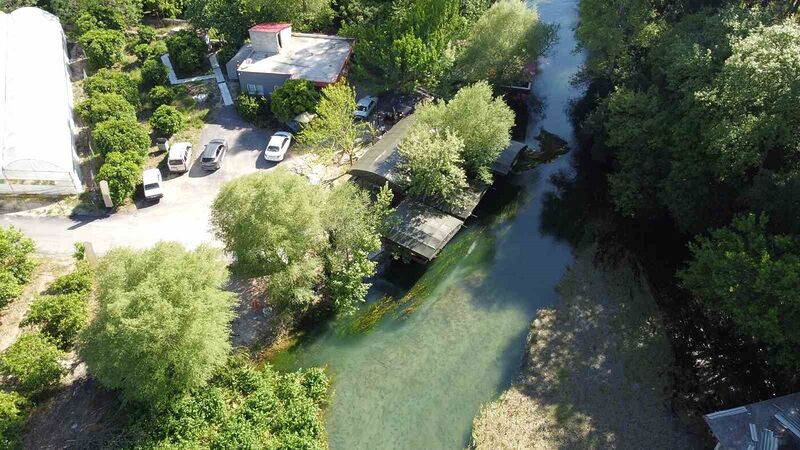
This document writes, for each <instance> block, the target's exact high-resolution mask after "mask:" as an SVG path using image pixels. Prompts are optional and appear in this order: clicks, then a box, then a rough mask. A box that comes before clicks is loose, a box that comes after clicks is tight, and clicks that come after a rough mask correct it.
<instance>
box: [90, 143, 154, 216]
mask: <svg viewBox="0 0 800 450" xmlns="http://www.w3.org/2000/svg"><path fill="white" fill-rule="evenodd" d="M143 165H144V158H143V157H142V156H141V155H140V154H139V153H136V152H133V151H125V152H117V151H114V152H110V153H108V154H107V155H106V159H105V162H104V163H103V165H102V166H100V170H99V171H98V172H97V179H98V180H105V181H107V182H108V190H109V194H110V196H111V201H112V202H114V205H116V206H121V205H123V204H124V203H125V202H126V201H128V200H129V199H131V198H133V194H134V192H136V186H137V185H138V184H139V181H140V180H141V179H142V167H143Z"/></svg>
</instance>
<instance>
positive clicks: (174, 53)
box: [167, 30, 207, 74]
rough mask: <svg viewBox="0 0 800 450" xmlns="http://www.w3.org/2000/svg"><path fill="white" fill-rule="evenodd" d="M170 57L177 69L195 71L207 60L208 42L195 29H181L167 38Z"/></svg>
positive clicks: (186, 72)
mask: <svg viewBox="0 0 800 450" xmlns="http://www.w3.org/2000/svg"><path fill="white" fill-rule="evenodd" d="M167 49H168V50H169V58H170V61H172V64H173V65H174V66H175V70H176V71H178V72H182V73H184V74H190V73H194V72H196V71H198V70H200V69H202V68H203V67H205V65H206V62H205V58H206V52H207V49H206V44H205V43H204V42H203V40H202V39H200V37H199V36H197V32H196V31H195V30H180V31H177V32H175V33H173V34H171V35H170V36H169V37H168V38H167Z"/></svg>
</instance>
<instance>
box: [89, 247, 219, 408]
mask: <svg viewBox="0 0 800 450" xmlns="http://www.w3.org/2000/svg"><path fill="white" fill-rule="evenodd" d="M96 279H97V301H98V311H97V315H96V317H95V319H94V320H93V321H92V323H91V324H90V325H89V326H88V327H87V328H85V329H84V331H83V333H82V334H81V340H82V344H81V346H80V355H81V357H82V358H83V359H84V360H85V361H86V364H87V365H88V367H89V370H90V372H91V373H92V374H93V375H94V376H95V377H96V378H97V379H98V380H99V381H100V382H101V383H102V384H103V385H104V386H106V387H107V388H110V389H116V390H119V391H120V392H121V394H122V396H123V397H124V398H125V399H126V400H129V401H133V402H137V403H141V404H143V405H146V406H151V407H152V406H162V405H167V404H168V402H169V401H170V400H172V399H174V398H176V397H177V396H180V395H182V394H184V393H186V392H189V391H190V390H192V389H196V388H200V387H201V386H203V385H204V384H205V383H206V381H207V380H208V379H209V377H210V376H211V375H212V374H213V372H214V370H215V369H216V368H217V367H219V366H220V365H222V364H224V363H225V360H226V357H227V355H228V352H229V351H230V322H231V320H232V319H233V310H232V306H233V295H232V294H231V293H229V292H226V291H224V290H223V289H224V285H225V283H226V282H227V279H228V273H227V270H226V268H225V263H224V261H222V259H221V255H220V253H219V251H217V250H214V249H212V248H209V247H203V246H201V247H199V248H197V249H196V250H193V251H187V250H186V249H184V248H183V247H182V246H181V245H180V244H177V243H164V242H162V243H158V244H156V245H155V246H154V247H153V248H151V249H148V250H145V251H135V250H131V249H128V248H117V249H113V250H111V251H109V252H108V253H107V254H106V256H104V257H103V258H101V259H100V261H99V262H98V264H97V268H96Z"/></svg>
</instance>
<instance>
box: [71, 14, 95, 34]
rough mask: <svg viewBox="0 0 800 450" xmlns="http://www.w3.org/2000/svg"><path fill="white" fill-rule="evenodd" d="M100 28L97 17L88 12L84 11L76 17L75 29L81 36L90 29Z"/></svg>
mask: <svg viewBox="0 0 800 450" xmlns="http://www.w3.org/2000/svg"><path fill="white" fill-rule="evenodd" d="M98 28H100V24H99V23H98V22H97V19H96V18H95V17H94V16H93V15H91V14H88V13H83V14H81V15H80V16H78V18H77V19H75V31H76V32H77V33H78V35H79V36H82V35H84V34H86V33H87V32H89V31H92V30H96V29H98Z"/></svg>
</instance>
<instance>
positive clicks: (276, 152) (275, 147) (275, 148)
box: [264, 131, 292, 161]
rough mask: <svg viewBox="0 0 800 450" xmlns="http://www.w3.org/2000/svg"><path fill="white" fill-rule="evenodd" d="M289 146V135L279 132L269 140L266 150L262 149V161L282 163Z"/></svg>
mask: <svg viewBox="0 0 800 450" xmlns="http://www.w3.org/2000/svg"><path fill="white" fill-rule="evenodd" d="M290 145H292V135H291V134H289V133H287V132H285V131H279V132H277V133H275V134H273V135H272V137H271V138H269V143H268V144H267V148H266V149H264V159H266V160H267V161H283V158H284V157H286V151H287V150H289V146H290Z"/></svg>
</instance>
